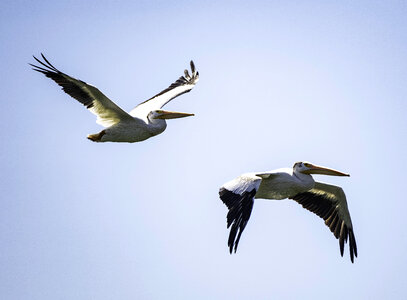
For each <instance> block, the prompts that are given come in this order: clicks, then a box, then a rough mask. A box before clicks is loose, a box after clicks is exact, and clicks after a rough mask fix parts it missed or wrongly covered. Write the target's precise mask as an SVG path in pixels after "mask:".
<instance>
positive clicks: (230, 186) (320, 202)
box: [219, 162, 357, 263]
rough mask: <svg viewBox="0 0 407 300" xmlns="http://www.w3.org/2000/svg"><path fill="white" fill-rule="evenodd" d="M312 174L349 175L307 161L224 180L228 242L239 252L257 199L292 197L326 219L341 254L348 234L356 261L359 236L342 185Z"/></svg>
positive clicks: (223, 191)
mask: <svg viewBox="0 0 407 300" xmlns="http://www.w3.org/2000/svg"><path fill="white" fill-rule="evenodd" d="M311 174H323V175H331V176H349V174H345V173H342V172H339V171H336V170H333V169H328V168H325V167H320V166H316V165H313V164H311V163H308V162H297V163H295V164H294V166H293V168H292V169H288V168H285V169H277V170H274V171H270V172H260V173H259V172H257V173H256V172H253V173H246V174H242V175H240V176H239V177H237V178H235V179H233V180H231V181H229V182H227V183H225V184H224V185H223V186H222V187H221V188H220V190H219V196H220V199H221V200H222V201H223V203H224V204H225V205H226V206H227V207H228V209H229V212H228V215H227V227H228V228H229V227H231V229H230V234H229V239H228V246H229V251H230V253H232V251H233V247H234V251H235V252H236V250H237V246H238V244H239V240H240V237H241V235H242V232H243V230H244V228H245V227H246V224H247V222H248V221H249V218H250V215H251V212H252V209H253V204H254V199H271V200H282V199H287V198H288V199H292V200H295V201H296V202H298V203H299V204H301V205H302V206H303V207H304V208H306V209H307V210H310V211H311V212H313V213H315V214H316V215H318V216H319V217H321V218H323V219H324V220H325V224H326V225H327V226H328V227H329V228H330V230H331V231H332V233H333V234H334V236H335V237H336V238H337V239H339V247H340V252H341V255H342V256H343V253H344V244H345V242H346V243H347V241H348V238H349V252H350V258H351V261H352V263H353V261H354V257H357V247H356V240H355V236H354V233H353V226H352V221H351V217H350V214H349V210H348V205H347V202H346V196H345V193H344V192H343V190H342V188H340V187H338V186H334V185H329V184H325V183H321V182H315V181H314V179H313V178H312V176H311Z"/></svg>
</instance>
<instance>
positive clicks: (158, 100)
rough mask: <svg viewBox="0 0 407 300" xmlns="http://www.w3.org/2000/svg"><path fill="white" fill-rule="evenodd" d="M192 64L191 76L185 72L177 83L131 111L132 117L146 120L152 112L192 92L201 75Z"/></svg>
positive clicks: (192, 63)
mask: <svg viewBox="0 0 407 300" xmlns="http://www.w3.org/2000/svg"><path fill="white" fill-rule="evenodd" d="M190 64H191V75H189V73H188V70H185V71H184V76H181V77H180V78H178V80H177V81H175V82H174V83H172V84H171V85H170V86H169V87H168V88H166V89H165V90H163V91H161V92H159V93H158V94H157V95H155V96H153V97H151V98H150V99H148V100H146V101H144V102H142V103H140V104H139V105H137V106H136V107H135V108H133V109H132V110H131V111H130V115H132V116H133V117H137V118H140V119H143V120H144V119H146V118H147V115H148V114H149V112H150V111H153V110H158V109H161V108H162V107H163V106H164V105H165V104H167V103H168V102H169V101H171V100H172V99H174V98H176V97H178V96H179V95H182V94H185V93H188V92H189V91H190V90H192V89H193V88H194V86H195V84H196V83H197V82H198V80H199V73H198V72H197V71H196V69H195V65H194V62H193V61H192V60H191V63H190Z"/></svg>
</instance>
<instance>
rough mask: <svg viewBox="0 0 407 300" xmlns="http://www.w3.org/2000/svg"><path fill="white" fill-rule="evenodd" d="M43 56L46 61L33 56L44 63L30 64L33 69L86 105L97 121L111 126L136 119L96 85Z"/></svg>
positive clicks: (105, 125)
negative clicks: (68, 72)
mask: <svg viewBox="0 0 407 300" xmlns="http://www.w3.org/2000/svg"><path fill="white" fill-rule="evenodd" d="M41 56H42V58H43V60H44V61H41V60H39V59H38V58H36V57H35V56H33V57H34V59H35V60H36V61H37V62H38V63H40V64H41V65H42V67H40V66H36V65H33V64H30V65H31V66H33V70H34V71H37V72H40V73H43V74H44V75H45V76H47V77H48V78H51V79H52V80H54V81H55V82H56V83H57V84H58V85H59V86H61V87H62V90H63V91H64V92H65V93H67V94H68V95H70V96H71V97H72V98H74V99H76V100H78V101H79V102H80V103H82V104H83V105H85V106H86V108H87V109H89V110H90V111H91V112H92V113H94V114H95V115H96V116H97V120H96V123H98V124H100V125H102V126H104V127H109V126H112V125H114V124H116V123H119V122H120V121H123V120H129V121H130V120H131V121H133V120H134V118H133V117H131V116H130V115H129V114H128V113H126V112H125V111H124V110H122V109H121V108H120V107H119V106H117V105H116V104H115V103H114V102H113V101H111V100H110V99H109V98H107V97H106V96H105V95H104V94H103V93H102V92H101V91H99V90H98V89H97V88H96V87H94V86H92V85H90V84H87V83H86V82H83V81H82V80H79V79H75V78H73V77H71V76H69V75H66V74H65V73H62V72H61V71H59V70H58V69H57V68H55V67H54V66H53V65H52V64H51V63H50V62H49V61H48V60H47V59H46V58H45V56H44V55H43V54H42V53H41Z"/></svg>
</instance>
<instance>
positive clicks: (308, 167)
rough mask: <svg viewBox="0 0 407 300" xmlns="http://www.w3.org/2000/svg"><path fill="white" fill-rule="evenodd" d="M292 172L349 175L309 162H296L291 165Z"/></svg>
mask: <svg viewBox="0 0 407 300" xmlns="http://www.w3.org/2000/svg"><path fill="white" fill-rule="evenodd" d="M293 171H294V173H302V174H309V175H310V174H322V175H331V176H350V175H349V174H346V173H342V172H339V171H337V170H333V169H329V168H325V167H321V166H316V165H313V164H311V163H309V162H302V161H301V162H296V163H295V164H294V167H293Z"/></svg>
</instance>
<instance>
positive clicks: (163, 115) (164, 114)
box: [155, 110, 194, 119]
mask: <svg viewBox="0 0 407 300" xmlns="http://www.w3.org/2000/svg"><path fill="white" fill-rule="evenodd" d="M159 114H160V115H158V116H157V117H155V118H156V119H178V118H185V117H190V116H194V114H189V113H182V112H176V111H166V110H160V111H159Z"/></svg>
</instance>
